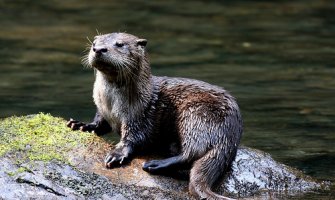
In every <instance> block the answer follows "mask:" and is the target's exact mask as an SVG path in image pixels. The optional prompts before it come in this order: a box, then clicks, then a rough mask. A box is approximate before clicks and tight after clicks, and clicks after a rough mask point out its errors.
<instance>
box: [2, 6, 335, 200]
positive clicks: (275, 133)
mask: <svg viewBox="0 0 335 200" xmlns="http://www.w3.org/2000/svg"><path fill="white" fill-rule="evenodd" d="M334 13H335V3H334V2H333V1H331V0H320V1H314V0H304V1H285V0H283V1H273V2H267V1H256V0H255V1H248V0H244V1H240V0H237V1H226V2H225V3H221V1H177V0H174V1H129V0H123V1H110V2H107V1H103V0H98V1H88V0H84V1H83V0H80V1H79V0H63V1H56V0H49V1H44V0H43V1H42V0H34V1H28V0H16V1H14V0H0V27H1V28H0V117H8V116H12V115H26V114H32V113H38V112H48V113H51V114H53V115H55V116H61V117H64V118H70V117H73V118H76V119H81V120H84V121H89V120H90V119H91V118H92V117H93V115H94V112H95V108H94V105H93V102H92V94H91V93H92V84H93V80H94V74H93V71H92V70H90V69H85V68H84V67H83V66H82V65H81V63H80V60H81V57H82V56H83V55H84V50H85V48H86V46H87V43H88V40H87V38H90V39H92V38H93V37H94V35H95V34H96V33H97V30H98V31H99V32H102V33H108V32H116V31H122V32H128V33H132V34H135V35H138V36H141V37H143V38H146V39H148V51H149V54H150V58H151V65H152V71H153V73H154V74H155V75H166V76H182V77H190V78H195V79H200V80H204V81H207V82H210V83H213V84H216V85H220V86H223V87H225V88H226V89H227V90H229V91H231V93H232V94H233V95H234V96H236V98H237V100H238V102H239V105H240V107H241V110H242V113H243V117H244V124H245V131H244V136H243V140H242V144H244V145H247V146H250V147H254V148H258V149H261V150H264V151H266V152H269V153H270V154H271V155H272V156H273V157H274V158H275V159H276V160H278V161H281V162H283V163H285V164H287V165H290V166H293V167H296V168H298V169H300V170H303V171H304V172H305V173H306V174H309V175H311V176H313V177H316V178H317V179H319V180H333V181H334V180H335V169H334V166H335V145H334V142H335V103H334V102H335V37H334V36H335V14H334ZM332 193H333V195H334V191H333V192H332ZM311 198H315V199H317V194H316V195H315V196H311ZM330 198H331V197H330Z"/></svg>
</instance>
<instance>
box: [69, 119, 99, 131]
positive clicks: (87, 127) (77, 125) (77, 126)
mask: <svg viewBox="0 0 335 200" xmlns="http://www.w3.org/2000/svg"><path fill="white" fill-rule="evenodd" d="M66 125H67V127H70V128H71V129H72V130H81V131H84V132H92V131H94V130H95V129H96V125H95V124H85V123H83V122H80V121H77V120H74V119H70V120H69V121H68V122H67V124H66Z"/></svg>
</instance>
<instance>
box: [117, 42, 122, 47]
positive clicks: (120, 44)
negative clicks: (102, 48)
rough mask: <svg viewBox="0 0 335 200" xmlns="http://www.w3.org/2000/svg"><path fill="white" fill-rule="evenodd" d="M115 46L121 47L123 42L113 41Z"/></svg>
mask: <svg viewBox="0 0 335 200" xmlns="http://www.w3.org/2000/svg"><path fill="white" fill-rule="evenodd" d="M115 46H117V47H123V46H124V43H121V42H116V43H115Z"/></svg>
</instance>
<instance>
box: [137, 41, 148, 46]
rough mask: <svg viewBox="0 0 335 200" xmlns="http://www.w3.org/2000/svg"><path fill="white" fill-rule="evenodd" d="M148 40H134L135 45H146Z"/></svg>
mask: <svg viewBox="0 0 335 200" xmlns="http://www.w3.org/2000/svg"><path fill="white" fill-rule="evenodd" d="M147 43H148V41H147V40H146V39H138V40H136V45H137V46H141V47H145V46H146V45H147Z"/></svg>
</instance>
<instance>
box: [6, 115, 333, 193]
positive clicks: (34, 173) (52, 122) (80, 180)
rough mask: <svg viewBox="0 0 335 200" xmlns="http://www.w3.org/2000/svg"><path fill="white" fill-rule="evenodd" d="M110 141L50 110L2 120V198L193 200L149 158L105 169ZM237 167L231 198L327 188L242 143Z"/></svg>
mask: <svg viewBox="0 0 335 200" xmlns="http://www.w3.org/2000/svg"><path fill="white" fill-rule="evenodd" d="M111 148H112V145H111V144H110V142H108V141H106V140H105V139H104V138H102V137H98V136H96V135H95V134H92V133H84V132H81V131H72V130H71V129H69V128H68V127H66V121H65V120H64V119H62V118H58V117H53V116H51V115H49V114H43V113H40V114H36V115H29V116H23V117H10V118H6V119H3V120H1V121H0V158H1V161H0V185H3V186H4V187H1V188H0V199H1V198H3V199H12V198H16V199H17V198H19V199H21V198H26V199H27V198H28V199H29V198H34V199H64V198H66V199H84V198H85V199H162V198H164V199H190V198H191V197H190V196H189V194H188V192H187V191H188V181H187V180H177V179H175V178H171V177H163V176H154V175H151V174H148V173H146V172H144V171H143V170H142V164H143V162H145V161H146V160H147V159H150V158H149V157H142V158H136V159H134V160H133V161H132V162H131V163H130V164H129V165H127V166H124V167H121V168H116V169H111V170H110V169H106V168H105V167H104V165H103V158H104V156H105V154H106V153H107V152H108V151H109V150H110V149H111ZM232 168H233V171H232V172H231V173H230V174H229V175H228V176H227V178H226V179H225V180H224V182H223V183H222V185H220V186H219V187H218V192H219V193H224V194H225V195H228V196H230V197H239V198H240V197H259V198H263V199H264V198H270V197H278V198H281V199H282V198H283V199H285V198H287V197H291V196H292V195H293V196H296V195H302V194H306V192H307V193H308V192H310V191H313V192H315V191H316V190H320V189H325V188H326V189H327V187H328V186H329V184H327V183H320V182H318V181H316V180H314V179H313V178H311V177H308V176H306V175H304V174H303V173H302V172H300V171H298V170H296V169H293V168H290V167H288V166H285V165H283V164H280V163H278V162H276V161H274V160H273V159H272V158H271V156H270V155H269V154H266V153H264V152H262V151H259V150H255V149H251V148H247V147H241V148H240V149H239V150H238V153H237V157H236V159H235V161H234V163H233V167H232Z"/></svg>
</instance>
